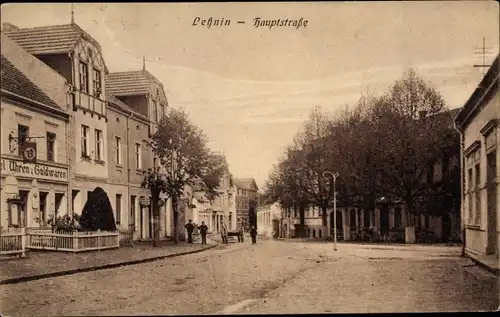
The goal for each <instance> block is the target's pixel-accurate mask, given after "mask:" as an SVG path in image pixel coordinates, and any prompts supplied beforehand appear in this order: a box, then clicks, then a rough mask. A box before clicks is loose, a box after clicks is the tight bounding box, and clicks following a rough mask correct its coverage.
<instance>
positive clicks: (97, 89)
mask: <svg viewBox="0 0 500 317" xmlns="http://www.w3.org/2000/svg"><path fill="white" fill-rule="evenodd" d="M92 73H93V76H92V85H93V88H94V96H95V97H100V96H101V92H102V91H101V89H102V83H101V71H100V70H98V69H95V68H94V70H93V72H92Z"/></svg>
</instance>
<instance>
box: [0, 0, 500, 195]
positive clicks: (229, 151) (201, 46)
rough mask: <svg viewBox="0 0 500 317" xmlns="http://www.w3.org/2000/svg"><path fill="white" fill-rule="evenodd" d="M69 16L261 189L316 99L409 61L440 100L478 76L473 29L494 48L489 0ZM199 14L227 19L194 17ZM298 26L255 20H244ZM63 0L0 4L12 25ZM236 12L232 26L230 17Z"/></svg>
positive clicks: (379, 89) (333, 99) (171, 7)
mask: <svg viewBox="0 0 500 317" xmlns="http://www.w3.org/2000/svg"><path fill="white" fill-rule="evenodd" d="M74 17H75V22H76V23H77V24H78V25H79V26H80V27H82V28H83V29H84V30H86V31H87V33H89V34H90V35H91V36H93V37H94V38H95V39H96V40H97V41H98V42H99V43H100V44H101V46H102V49H103V55H104V58H105V61H106V64H107V66H108V68H109V70H110V71H111V72H114V71H127V70H139V69H141V68H142V59H143V56H145V59H146V68H147V69H148V71H150V72H151V73H152V74H153V75H155V76H156V77H157V78H158V79H159V80H160V81H161V82H163V84H164V86H165V90H166V94H167V98H168V101H169V105H170V106H171V107H174V108H180V107H182V108H184V109H185V110H186V111H187V112H188V114H189V116H190V118H191V120H192V121H193V122H194V123H195V124H197V125H198V126H199V127H200V128H202V129H203V130H204V132H205V134H206V135H207V136H208V137H209V139H210V144H209V146H210V147H211V149H213V150H216V151H223V152H224V153H225V155H226V157H227V160H228V163H229V168H230V170H231V173H232V174H233V175H234V176H236V177H242V178H243V177H253V178H255V179H256V182H257V184H258V185H259V187H263V185H264V183H265V180H266V179H267V177H268V175H269V172H270V171H271V170H272V167H273V165H274V164H276V163H277V161H278V158H279V156H280V154H281V153H282V152H283V150H284V149H285V147H286V146H287V145H288V144H290V143H291V142H292V139H293V136H294V135H295V134H296V133H297V132H298V131H299V130H300V128H301V127H302V124H303V122H304V121H305V120H306V119H307V117H308V115H309V113H310V112H311V110H312V108H313V107H314V106H321V108H322V109H323V110H324V111H326V112H327V113H329V114H330V115H335V113H336V112H337V111H338V110H340V109H342V108H345V106H346V105H347V106H350V105H354V104H355V103H356V101H357V100H358V99H359V97H360V96H361V94H362V93H366V92H367V91H370V92H371V93H374V94H382V93H385V92H386V91H387V89H388V88H389V87H390V86H391V84H393V83H394V81H395V80H397V79H399V78H400V77H401V76H402V74H403V72H404V71H405V70H406V69H408V68H410V67H412V68H414V69H415V70H416V71H417V72H418V73H419V74H420V75H421V76H422V77H423V78H424V79H425V80H426V81H428V82H429V85H431V86H432V87H434V88H436V89H437V90H438V91H439V92H440V93H441V94H442V96H443V98H444V99H445V101H446V102H447V104H448V107H449V108H450V109H454V108H457V107H461V106H463V104H464V103H465V102H466V101H467V99H468V98H469V96H470V95H471V94H472V92H473V91H474V89H475V88H476V87H477V84H478V83H479V81H480V80H481V77H482V69H480V68H474V67H473V65H474V64H480V63H482V57H481V55H479V54H476V51H477V49H476V48H478V47H481V46H482V41H483V37H485V40H486V47H488V48H490V54H487V55H486V62H487V63H490V62H491V61H492V60H493V58H494V57H495V56H496V54H498V46H499V43H498V41H499V33H498V30H499V16H498V3H497V2H496V1H467V2H451V1H446V2H440V1H432V2H413V1H411V2H357V3H356V2H309V3H307V2H306V3H304V2H302V3H293V2H289V3H285V2H279V3H228V2H226V3H143V4H135V3H112V4H111V3H109V4H106V3H98V4H92V3H77V4H74ZM196 17H199V18H200V20H201V19H208V18H210V17H212V18H213V19H224V20H226V21H227V20H230V21H231V22H230V25H229V26H224V27H215V26H212V27H211V28H207V27H206V26H202V25H200V24H198V25H195V26H194V25H193V21H194V19H195V18H196ZM255 18H261V19H297V20H299V19H301V18H302V19H303V20H302V21H305V20H307V21H308V23H307V26H306V27H301V28H294V27H273V28H271V29H270V28H265V27H258V28H255V27H254V25H253V24H254V23H253V22H254V19H255ZM70 19H71V4H69V3H60V4H48V3H44V4H21V3H15V4H2V6H1V20H2V22H10V23H12V24H14V25H17V26H18V27H35V26H46V25H57V24H68V23H69V22H70ZM241 20H243V21H246V23H245V24H238V23H237V21H241Z"/></svg>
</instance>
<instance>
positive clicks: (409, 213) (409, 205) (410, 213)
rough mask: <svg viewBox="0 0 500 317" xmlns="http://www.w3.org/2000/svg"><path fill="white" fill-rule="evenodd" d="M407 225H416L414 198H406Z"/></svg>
mask: <svg viewBox="0 0 500 317" xmlns="http://www.w3.org/2000/svg"><path fill="white" fill-rule="evenodd" d="M406 214H407V222H408V224H407V227H415V215H414V212H413V199H411V198H407V199H406Z"/></svg>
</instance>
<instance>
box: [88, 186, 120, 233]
mask: <svg viewBox="0 0 500 317" xmlns="http://www.w3.org/2000/svg"><path fill="white" fill-rule="evenodd" d="M79 224H80V227H81V228H82V229H83V230H86V231H97V230H103V231H116V224H115V217H114V215H113V208H112V207H111V203H110V202H109V198H108V194H106V192H105V191H104V189H102V188H101V187H96V188H95V189H94V190H93V191H92V193H91V194H90V197H89V199H88V200H87V202H86V203H85V206H83V211H82V216H81V217H80V219H79Z"/></svg>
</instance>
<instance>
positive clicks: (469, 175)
mask: <svg viewBox="0 0 500 317" xmlns="http://www.w3.org/2000/svg"><path fill="white" fill-rule="evenodd" d="M472 184H473V182H472V168H469V170H468V172H467V192H468V193H467V196H468V205H469V206H468V207H469V208H468V209H469V224H472V219H473V208H472V190H473V185H472Z"/></svg>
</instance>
